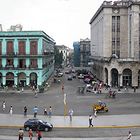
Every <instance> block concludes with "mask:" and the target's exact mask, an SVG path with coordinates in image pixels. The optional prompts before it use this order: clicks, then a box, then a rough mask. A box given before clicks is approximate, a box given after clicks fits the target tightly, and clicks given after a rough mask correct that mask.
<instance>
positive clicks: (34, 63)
mask: <svg viewBox="0 0 140 140" xmlns="http://www.w3.org/2000/svg"><path fill="white" fill-rule="evenodd" d="M54 45H55V42H54V40H53V39H52V38H51V37H49V36H48V35H47V34H46V33H45V32H43V31H7V32H0V83H1V85H4V86H5V85H6V86H13V85H22V86H27V85H36V86H39V85H42V83H43V82H45V81H47V79H48V78H49V77H50V75H51V74H52V72H53V71H54Z"/></svg>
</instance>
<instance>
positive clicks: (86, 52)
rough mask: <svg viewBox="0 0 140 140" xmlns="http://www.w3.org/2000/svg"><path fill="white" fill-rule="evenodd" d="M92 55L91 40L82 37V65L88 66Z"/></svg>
mask: <svg viewBox="0 0 140 140" xmlns="http://www.w3.org/2000/svg"><path fill="white" fill-rule="evenodd" d="M89 57H90V40H89V39H88V38H86V39H80V66H81V67H88V62H89Z"/></svg>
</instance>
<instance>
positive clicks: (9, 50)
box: [7, 41, 14, 55]
mask: <svg viewBox="0 0 140 140" xmlns="http://www.w3.org/2000/svg"><path fill="white" fill-rule="evenodd" d="M13 53H14V50H13V41H7V55H13Z"/></svg>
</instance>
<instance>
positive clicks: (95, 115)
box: [94, 108, 97, 118]
mask: <svg viewBox="0 0 140 140" xmlns="http://www.w3.org/2000/svg"><path fill="white" fill-rule="evenodd" d="M94 117H95V118H96V117H97V110H96V108H95V109H94Z"/></svg>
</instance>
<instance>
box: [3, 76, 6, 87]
mask: <svg viewBox="0 0 140 140" xmlns="http://www.w3.org/2000/svg"><path fill="white" fill-rule="evenodd" d="M2 84H3V85H4V86H5V85H6V76H5V75H4V76H3V80H2Z"/></svg>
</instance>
